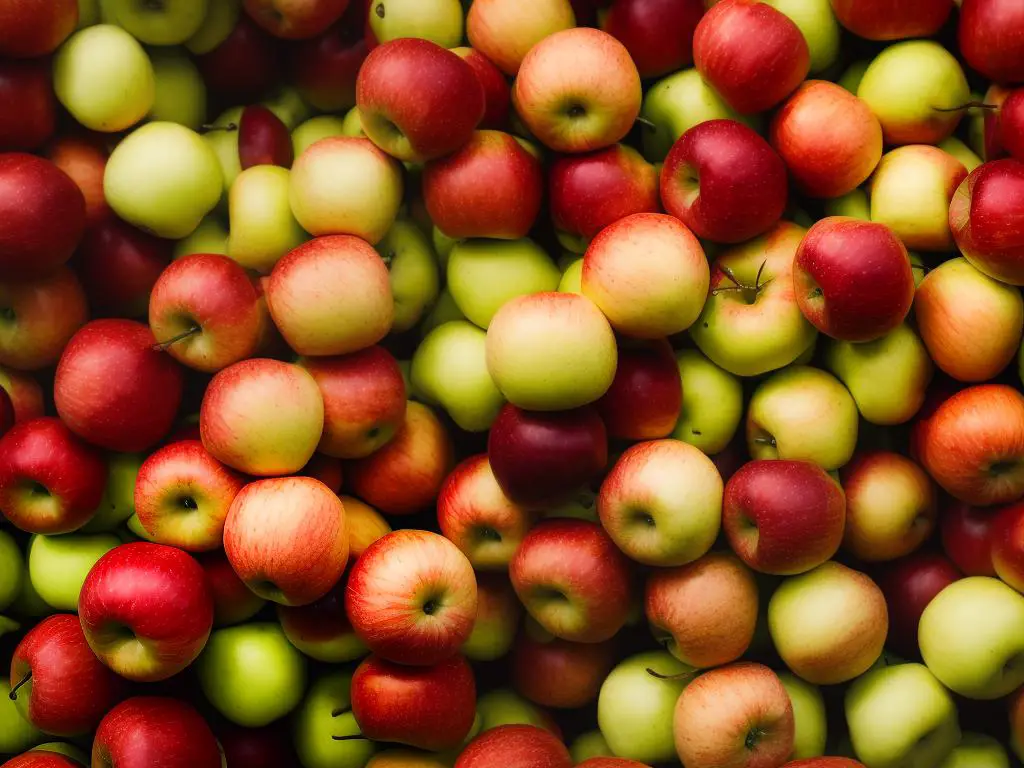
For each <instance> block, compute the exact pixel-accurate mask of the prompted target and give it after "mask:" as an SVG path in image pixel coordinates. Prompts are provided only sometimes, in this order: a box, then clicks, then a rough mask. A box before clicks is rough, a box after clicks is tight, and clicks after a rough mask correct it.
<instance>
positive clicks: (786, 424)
mask: <svg viewBox="0 0 1024 768" xmlns="http://www.w3.org/2000/svg"><path fill="white" fill-rule="evenodd" d="M857 419H858V413H857V404H856V403H855V402H854V400H853V395H851V394H850V391H849V390H848V389H847V388H846V387H844V386H843V384H842V382H840V381H839V380H838V379H837V378H836V377H835V376H833V375H832V374H830V373H827V372H825V371H822V370H820V369H818V368H811V367H810V366H805V365H794V366H790V367H788V368H785V369H783V370H781V371H777V372H776V373H773V374H772V375H771V376H770V377H768V378H767V379H765V380H764V381H763V382H762V383H761V384H760V385H758V387H757V389H756V390H754V394H753V396H752V397H751V398H750V407H749V408H748V410H747V447H748V449H749V451H750V456H751V458H754V459H794V460H798V461H813V462H815V463H816V464H818V465H820V466H821V467H822V468H823V469H839V467H841V466H843V465H844V464H846V462H848V461H849V460H850V457H851V456H853V451H854V449H855V448H856V447H857V425H858V424H857Z"/></svg>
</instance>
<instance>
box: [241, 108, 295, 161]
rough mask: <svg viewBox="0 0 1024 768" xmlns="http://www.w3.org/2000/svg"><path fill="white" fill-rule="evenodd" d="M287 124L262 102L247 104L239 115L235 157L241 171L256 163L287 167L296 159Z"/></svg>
mask: <svg viewBox="0 0 1024 768" xmlns="http://www.w3.org/2000/svg"><path fill="white" fill-rule="evenodd" d="M294 152H295V150H294V147H293V146H292V137H291V134H290V133H289V132H288V126H286V125H285V124H284V122H283V121H282V120H281V118H280V117H278V116H277V115H276V114H274V113H273V112H271V111H270V108H269V107H266V106H264V105H263V104H250V105H248V106H247V107H245V108H244V109H243V110H242V115H241V117H239V119H238V160H239V167H240V168H241V169H242V170H243V171H244V170H246V169H247V168H252V167H254V166H257V165H277V166H280V167H282V168H290V167H291V164H292V160H294V159H295V154H294Z"/></svg>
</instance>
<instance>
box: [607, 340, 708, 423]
mask: <svg viewBox="0 0 1024 768" xmlns="http://www.w3.org/2000/svg"><path fill="white" fill-rule="evenodd" d="M698 354H699V353H698ZM684 391H685V388H684V387H683V386H682V383H681V377H680V369H679V366H678V365H677V364H676V358H675V356H674V355H673V354H672V345H671V344H669V342H668V340H666V339H655V340H652V341H639V342H632V343H631V342H624V343H620V346H619V361H618V364H617V365H616V367H615V378H614V379H613V380H612V385H611V386H610V387H609V388H608V391H607V392H605V393H604V395H603V396H602V397H601V399H600V400H598V401H597V404H596V407H597V411H598V413H599V414H600V415H601V419H602V420H603V421H604V424H605V427H606V428H607V429H608V434H609V435H610V436H611V437H613V438H624V439H627V440H655V439H658V438H661V437H668V436H669V435H671V434H672V432H673V430H674V429H676V425H677V423H678V422H679V416H680V411H681V409H682V402H683V397H684Z"/></svg>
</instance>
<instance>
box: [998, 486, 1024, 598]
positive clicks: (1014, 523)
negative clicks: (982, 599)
mask: <svg viewBox="0 0 1024 768" xmlns="http://www.w3.org/2000/svg"><path fill="white" fill-rule="evenodd" d="M1022 517H1024V505H1022V504H1021V503H1017V504H1011V505H1010V506H1008V507H1004V508H1003V509H1001V510H999V511H998V512H997V513H995V516H994V520H993V521H992V529H991V534H990V536H991V558H992V567H993V568H994V569H995V572H996V575H997V576H998V577H999V578H1000V579H1002V580H1003V581H1004V582H1006V583H1007V584H1009V585H1010V586H1011V587H1013V588H1014V589H1016V590H1017V591H1018V592H1024V568H1022V564H1024V542H1022V538H1021V532H1022V530H1024V525H1022Z"/></svg>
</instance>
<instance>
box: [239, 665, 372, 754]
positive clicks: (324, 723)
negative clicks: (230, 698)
mask: <svg viewBox="0 0 1024 768" xmlns="http://www.w3.org/2000/svg"><path fill="white" fill-rule="evenodd" d="M351 689H352V675H351V674H350V673H348V672H331V673H328V674H325V675H324V676H323V677H321V678H319V679H318V680H315V681H314V682H313V684H312V685H311V686H310V688H309V691H308V692H307V693H306V697H305V698H304V699H303V701H302V704H300V705H299V709H298V711H297V712H296V713H295V718H294V725H293V728H292V732H293V735H294V738H293V740H294V742H295V751H296V752H297V754H298V758H299V762H300V763H301V765H303V766H304V767H305V768H356V767H357V766H364V765H365V764H366V761H367V760H368V759H369V758H370V756H371V755H373V753H374V751H375V750H376V745H375V744H374V743H373V742H372V741H368V740H364V739H358V738H356V739H347V740H344V741H341V740H338V739H335V738H333V737H334V736H358V735H359V726H357V725H356V723H355V718H354V717H353V716H352V709H351V706H352V697H351ZM245 764H246V765H248V763H245ZM229 765H230V763H229Z"/></svg>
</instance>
